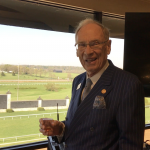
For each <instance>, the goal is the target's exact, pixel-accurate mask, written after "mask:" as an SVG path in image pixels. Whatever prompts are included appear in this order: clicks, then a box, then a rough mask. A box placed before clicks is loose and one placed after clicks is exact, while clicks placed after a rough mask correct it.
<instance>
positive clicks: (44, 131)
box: [39, 128, 54, 136]
mask: <svg viewBox="0 0 150 150" xmlns="http://www.w3.org/2000/svg"><path fill="white" fill-rule="evenodd" d="M39 131H40V132H41V133H42V134H43V135H45V136H53V135H54V133H53V129H49V130H47V129H46V130H44V129H42V128H40V129H39Z"/></svg>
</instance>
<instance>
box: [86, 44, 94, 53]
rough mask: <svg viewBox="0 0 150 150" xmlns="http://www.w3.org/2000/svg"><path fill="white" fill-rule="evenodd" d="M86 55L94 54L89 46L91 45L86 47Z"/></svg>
mask: <svg viewBox="0 0 150 150" xmlns="http://www.w3.org/2000/svg"><path fill="white" fill-rule="evenodd" d="M84 53H85V54H87V55H90V54H92V53H93V50H92V48H91V47H90V46H89V44H87V45H86V48H85V51H84Z"/></svg>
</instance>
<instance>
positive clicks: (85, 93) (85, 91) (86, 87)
mask: <svg viewBox="0 0 150 150" xmlns="http://www.w3.org/2000/svg"><path fill="white" fill-rule="evenodd" d="M91 85H92V81H91V79H90V78H88V79H87V80H86V84H85V88H84V91H83V94H82V101H83V100H84V99H85V97H86V96H87V95H88V94H89V92H90V90H91Z"/></svg>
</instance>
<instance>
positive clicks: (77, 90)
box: [68, 73, 86, 122]
mask: <svg viewBox="0 0 150 150" xmlns="http://www.w3.org/2000/svg"><path fill="white" fill-rule="evenodd" d="M85 80H86V73H85V74H83V76H82V78H80V80H78V81H76V83H75V87H74V88H75V90H74V91H73V92H74V93H73V94H72V95H74V96H73V97H72V99H73V102H72V103H71V106H70V107H69V110H68V116H70V117H69V118H70V119H71V118H73V117H74V114H75V112H76V110H77V108H78V105H79V103H80V100H81V93H82V90H83V88H84V86H85ZM79 85H80V87H79ZM69 122H71V120H70V121H69Z"/></svg>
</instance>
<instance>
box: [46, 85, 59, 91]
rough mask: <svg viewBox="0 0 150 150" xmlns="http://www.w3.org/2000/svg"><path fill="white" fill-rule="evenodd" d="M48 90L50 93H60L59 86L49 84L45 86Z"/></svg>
mask: <svg viewBox="0 0 150 150" xmlns="http://www.w3.org/2000/svg"><path fill="white" fill-rule="evenodd" d="M45 87H46V90H48V91H58V89H59V88H58V86H56V84H54V83H48V84H47V85H45Z"/></svg>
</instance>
